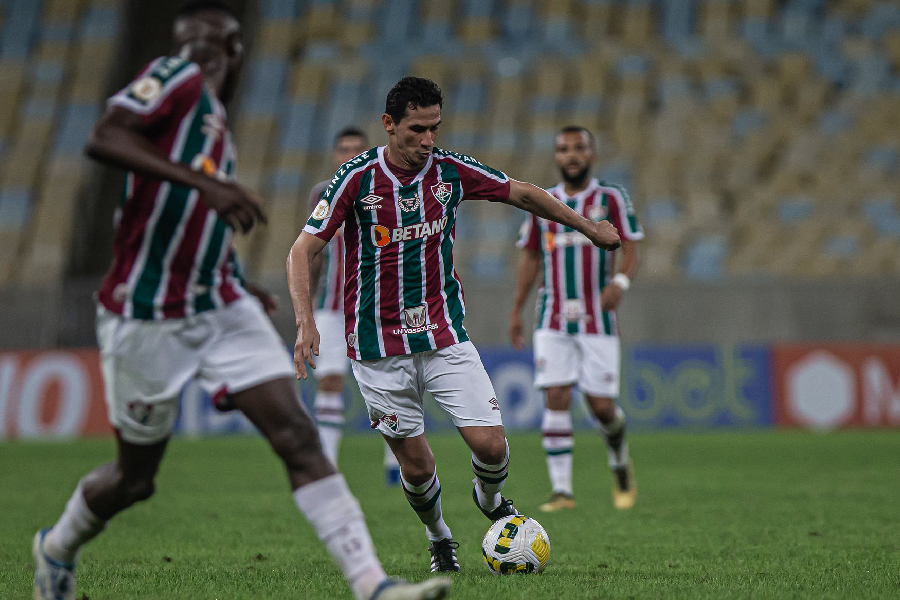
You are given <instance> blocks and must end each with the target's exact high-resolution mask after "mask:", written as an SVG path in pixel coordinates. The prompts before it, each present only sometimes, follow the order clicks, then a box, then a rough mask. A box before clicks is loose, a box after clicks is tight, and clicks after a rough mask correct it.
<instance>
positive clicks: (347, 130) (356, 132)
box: [334, 125, 369, 146]
mask: <svg viewBox="0 0 900 600" xmlns="http://www.w3.org/2000/svg"><path fill="white" fill-rule="evenodd" d="M345 137H358V138H361V139H362V141H363V143H364V144H365V143H366V142H368V141H369V136H367V135H366V132H365V131H363V130H362V129H360V128H359V127H353V126H352V125H351V126H350V127H344V128H343V129H341V130H340V131H339V132H338V134H337V135H336V136H334V145H335V146H337V144H338V142H339V141H341V140H342V139H344V138H345Z"/></svg>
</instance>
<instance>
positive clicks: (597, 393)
mask: <svg viewBox="0 0 900 600" xmlns="http://www.w3.org/2000/svg"><path fill="white" fill-rule="evenodd" d="M594 144H595V142H594V137H593V135H592V134H591V133H590V132H589V131H588V130H587V129H584V128H583V127H566V128H564V129H562V130H561V131H560V132H559V133H558V134H557V135H556V164H557V166H558V167H559V171H560V174H561V176H562V182H561V183H560V184H558V185H557V186H556V187H554V188H551V189H550V190H549V192H550V193H551V194H553V196H554V197H555V198H556V199H557V201H558V202H559V204H561V205H562V204H564V205H566V206H569V207H571V208H572V209H573V210H575V211H576V212H577V213H578V214H580V215H583V216H584V217H585V218H587V219H590V220H591V221H596V222H603V223H612V225H614V226H615V228H616V229H617V230H618V232H619V235H620V237H621V238H622V260H621V264H620V266H619V271H618V272H617V273H616V272H615V268H614V267H615V263H616V256H615V253H614V252H613V251H606V250H601V249H598V248H595V247H594V246H593V245H591V241H590V240H588V239H587V238H586V237H584V235H582V234H581V233H579V232H578V231H573V230H572V228H570V227H565V226H561V225H558V224H557V223H553V222H551V221H548V220H547V219H543V218H540V217H539V216H534V215H532V216H530V217H529V218H527V219H526V220H525V223H524V224H523V226H522V232H521V238H520V240H519V244H518V245H519V247H521V248H523V249H524V251H523V253H522V258H521V262H520V264H519V271H518V276H517V281H516V293H515V297H514V299H513V307H512V314H511V315H510V322H509V335H510V340H511V342H512V345H513V347H514V348H516V349H517V350H518V349H521V348H522V346H523V345H524V339H523V335H522V316H521V313H522V306H523V304H524V303H525V300H526V298H527V297H528V293H529V292H530V291H531V287H532V285H533V284H534V281H535V279H537V276H538V273H539V272H540V271H541V270H542V269H543V280H542V284H541V288H540V290H539V292H538V306H537V308H538V315H537V324H536V327H535V332H534V363H535V382H534V383H535V385H536V386H537V387H538V388H541V389H543V390H544V391H545V393H546V400H547V405H546V408H545V409H544V418H543V424H542V426H541V429H542V430H543V434H544V450H545V451H546V453H547V469H548V471H549V472H550V481H551V484H552V486H553V494H552V496H551V497H550V500H549V501H548V502H546V503H545V504H543V505H541V510H543V511H546V512H550V511H555V510H560V509H566V508H574V507H575V500H574V498H573V495H572V447H573V440H572V416H571V413H570V412H569V408H570V407H571V405H572V386H573V385H578V388H579V389H580V390H581V391H582V392H583V393H584V394H585V397H586V398H587V402H588V405H589V406H590V408H591V411H592V412H593V413H594V415H596V417H597V419H599V421H600V432H601V434H602V435H603V439H604V440H606V445H607V449H608V454H609V466H610V468H611V469H612V473H613V504H614V505H615V507H616V508H619V509H628V508H631V507H632V506H634V501H635V498H636V495H637V487H636V484H635V480H634V473H633V471H632V466H631V460H630V459H629V456H628V443H627V442H626V440H625V414H624V413H623V412H622V409H621V408H619V407H618V406H617V405H616V398H618V395H619V337H618V330H617V327H616V307H618V305H619V302H620V301H621V300H622V294H623V293H624V292H625V291H626V290H627V289H628V286H629V285H630V283H631V280H632V278H633V277H634V275H635V271H636V269H637V262H638V247H637V242H638V240H641V239H643V237H644V233H643V231H642V230H641V227H640V225H638V222H637V219H636V218H635V215H634V207H633V206H632V204H631V200H630V199H629V198H628V194H627V193H626V192H625V190H624V189H623V188H622V187H620V186H617V185H613V184H608V183H605V182H599V181H597V180H596V179H594V178H592V177H591V167H592V166H593V164H594V161H595V159H596V154H595V150H594ZM613 273H615V274H614V275H613Z"/></svg>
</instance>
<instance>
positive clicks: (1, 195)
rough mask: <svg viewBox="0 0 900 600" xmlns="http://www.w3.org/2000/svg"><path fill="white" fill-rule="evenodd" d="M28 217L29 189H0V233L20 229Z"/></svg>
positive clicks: (29, 204) (29, 213) (29, 209)
mask: <svg viewBox="0 0 900 600" xmlns="http://www.w3.org/2000/svg"><path fill="white" fill-rule="evenodd" d="M30 215H31V191H30V190H29V189H27V188H4V189H0V231H12V230H17V229H21V228H22V226H23V225H24V224H25V223H26V222H27V221H28V218H29V217H30Z"/></svg>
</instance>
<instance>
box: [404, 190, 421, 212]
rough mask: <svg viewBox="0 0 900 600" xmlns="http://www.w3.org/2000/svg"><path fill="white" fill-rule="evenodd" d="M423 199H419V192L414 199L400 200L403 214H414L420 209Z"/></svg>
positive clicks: (414, 195)
mask: <svg viewBox="0 0 900 600" xmlns="http://www.w3.org/2000/svg"><path fill="white" fill-rule="evenodd" d="M420 204H422V199H421V198H419V192H416V193H415V194H413V197H412V198H400V210H402V211H403V212H412V211H414V210H418V209H419V205H420Z"/></svg>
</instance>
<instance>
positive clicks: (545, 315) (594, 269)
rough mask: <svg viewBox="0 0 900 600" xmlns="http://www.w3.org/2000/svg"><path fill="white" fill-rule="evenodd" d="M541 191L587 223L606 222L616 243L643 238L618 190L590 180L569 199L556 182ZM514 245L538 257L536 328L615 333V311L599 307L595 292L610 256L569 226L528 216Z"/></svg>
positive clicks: (603, 278) (605, 275)
mask: <svg viewBox="0 0 900 600" xmlns="http://www.w3.org/2000/svg"><path fill="white" fill-rule="evenodd" d="M547 191H548V192H550V193H551V194H552V195H553V196H554V197H555V198H556V199H558V200H559V201H560V202H565V203H566V205H567V206H568V207H569V208H571V209H573V210H574V211H575V212H577V213H578V214H580V215H583V216H584V217H587V218H588V219H592V220H594V221H598V222H599V221H603V220H607V221H610V222H611V223H612V224H613V225H614V226H615V227H616V229H618V230H619V235H620V236H621V237H622V239H625V240H640V239H643V237H644V232H643V230H642V229H641V226H640V224H639V223H638V222H637V218H636V217H635V214H634V206H633V205H632V204H631V199H630V198H629V197H628V193H627V192H626V191H625V189H624V188H623V187H621V186H618V185H614V184H608V183H605V182H602V181H597V180H596V179H592V180H591V182H590V183H589V184H588V187H587V188H586V189H585V190H584V191H581V192H579V193H577V194H575V195H574V196H571V197H569V196H566V193H565V190H564V188H563V185H562V184H559V185H557V186H556V187H553V188H550V189H549V190H547ZM518 245H519V247H520V248H527V249H528V250H533V251H535V252H540V253H541V258H542V262H543V267H544V279H543V283H542V285H541V288H540V290H539V291H538V300H537V303H538V306H537V309H538V310H537V322H536V325H535V326H536V327H537V328H538V329H556V330H558V331H564V332H567V333H592V334H597V333H599V334H606V335H618V329H617V327H616V313H615V312H604V311H603V310H601V308H600V291H601V290H602V289H603V288H604V287H605V286H606V284H607V283H609V279H610V277H611V276H612V269H613V262H614V257H615V253H614V252H607V251H606V250H601V249H600V248H597V247H596V246H594V245H593V244H592V243H591V241H590V240H589V239H587V238H586V237H585V236H584V235H583V234H581V233H579V232H577V231H575V230H573V229H572V228H570V227H565V226H564V225H560V224H559V223H554V222H553V221H548V220H547V219H540V218H538V217H535V216H534V215H529V216H528V217H527V218H526V219H525V223H523V224H522V230H521V232H520V234H519V243H518Z"/></svg>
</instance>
